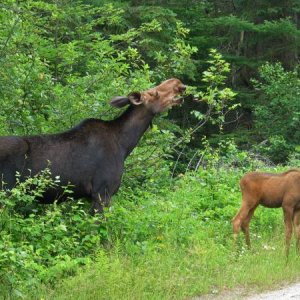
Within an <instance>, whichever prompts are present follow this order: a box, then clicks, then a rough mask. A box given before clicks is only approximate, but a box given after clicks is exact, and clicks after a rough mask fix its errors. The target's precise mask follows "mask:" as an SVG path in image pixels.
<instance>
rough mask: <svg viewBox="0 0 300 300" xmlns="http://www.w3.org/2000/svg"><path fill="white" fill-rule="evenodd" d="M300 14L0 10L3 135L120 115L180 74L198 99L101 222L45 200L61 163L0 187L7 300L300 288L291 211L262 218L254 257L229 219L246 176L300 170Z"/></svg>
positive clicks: (102, 4)
mask: <svg viewBox="0 0 300 300" xmlns="http://www.w3.org/2000/svg"><path fill="white" fill-rule="evenodd" d="M299 18H300V2H299V1H297V0H289V1H279V0H277V1H276V0H273V1H266V0H260V1H255V0H252V1H250V0H198V1H195V0H190V1H183V0H181V1H179V0H150V1H140V0H131V1H130V0H116V1H108V0H86V1H77V0H53V1H52V0H51V1H44V0H40V1H38V0H26V1H19V0H2V1H1V3H0V103H1V110H0V135H3V136H6V135H36V134H48V133H56V132H62V131H64V130H67V129H69V128H71V127H73V126H75V125H76V124H78V123H79V122H80V121H81V120H83V119H85V118H100V119H103V120H110V119H113V118H115V117H117V116H118V115H119V114H120V111H119V110H116V109H114V108H112V107H110V106H109V100H110V99H111V98H112V97H114V96H118V95H128V94H129V93H130V92H133V91H143V90H146V89H148V88H150V87H153V86H155V85H157V84H159V83H160V82H162V81H164V80H166V79H168V78H179V79H180V80H181V81H182V82H183V83H184V84H186V85H187V90H186V92H185V95H184V98H185V101H184V103H183V104H182V105H181V106H180V107H176V108H173V109H172V110H170V111H169V112H166V113H163V114H162V115H159V116H157V117H156V118H155V120H154V122H153V124H152V126H151V128H149V130H148V131H147V132H146V134H145V136H144V137H143V138H142V140H141V141H140V143H139V145H138V147H137V148H136V149H135V150H134V152H133V153H132V155H131V156H130V157H129V158H128V159H127V161H126V167H125V173H124V176H123V180H122V186H121V189H120V191H119V192H118V194H117V195H116V196H115V197H114V200H113V203H112V205H111V207H109V208H107V210H106V211H105V213H104V214H103V215H101V216H98V215H96V216H91V215H90V214H89V207H88V206H89V204H88V203H86V201H85V200H84V199H82V201H79V202H78V201H72V200H71V201H69V202H67V203H64V204H61V205H57V204H56V203H55V204H53V205H46V206H44V205H39V204H38V203H37V197H39V196H40V195H41V194H43V191H44V190H45V189H46V188H47V187H49V186H55V185H57V184H59V179H57V178H56V179H53V178H52V177H51V174H50V170H49V169H46V170H44V171H43V172H42V173H41V174H39V175H38V176H34V177H31V178H28V180H27V181H25V182H18V184H17V185H16V187H15V188H13V190H12V191H11V192H10V193H9V194H7V193H6V192H5V191H0V230H1V231H0V232H1V233H0V298H1V297H2V298H4V299H19V298H21V299H22V298H24V299H27V298H28V299H35V298H36V299H70V297H71V298H72V299H183V298H186V297H187V296H197V295H201V294H204V293H209V292H213V293H217V292H219V291H221V290H222V289H226V288H234V287H236V286H241V285H245V286H251V285H252V286H253V285H257V286H258V287H264V286H268V285H271V284H272V283H274V282H278V281H281V280H285V281H286V280H294V279H295V278H297V276H298V273H297V268H298V267H299V262H298V261H297V257H296V256H293V254H292V255H291V258H290V260H292V263H291V265H290V268H289V271H288V272H287V270H286V269H284V264H283V263H282V261H283V260H284V257H283V250H282V251H281V249H283V244H282V242H283V236H282V232H283V228H282V222H281V221H282V220H281V214H280V212H278V211H275V210H268V211H267V212H266V211H259V212H257V214H256V218H255V220H254V221H253V225H252V227H251V228H252V229H253V231H254V233H253V236H252V238H253V239H254V248H256V250H254V251H252V252H251V251H247V250H246V248H245V247H244V245H243V241H242V239H241V240H240V241H239V242H240V243H239V248H238V249H237V250H233V249H232V243H231V242H232V241H231V224H230V220H231V219H232V217H233V216H234V215H235V213H236V211H237V209H238V207H239V204H240V192H239V185H238V182H239V179H240V177H241V176H242V174H244V173H245V172H247V171H250V170H256V169H259V170H268V171H274V172H279V171H281V170H283V169H286V167H293V168H296V167H297V166H300V147H299V139H300V132H298V131H299V130H298V128H299V125H300V101H299V99H298V98H299V96H300V79H299V52H300V20H299ZM0 148H1V145H0ZM33 187H34V188H33ZM64 188H65V193H69V194H70V196H69V198H70V199H72V193H71V191H70V189H69V187H64ZM278 237H279V238H278ZM275 250H277V251H275ZM266 253H267V254H268V255H266ZM266 257H267V258H266ZM257 260H262V263H261V265H260V266H259V267H257V269H253V268H254V265H255V264H256V261H257ZM272 263H277V264H279V265H280V267H281V269H279V268H278V270H277V272H275V271H274V274H273V275H272V276H271V277H270V276H269V277H268V276H267V274H266V273H265V270H267V269H268V268H269V267H270V264H272ZM95 266H96V268H95ZM228 266H230V267H228ZM220 270H221V271H220ZM241 270H250V271H251V270H252V271H251V272H250V274H248V275H247V274H246V275H245V274H244V273H243V272H244V271H241ZM254 270H255V272H254ZM253 272H254V273H255V275H253ZM241 274H243V275H241ZM251 275H252V276H251ZM72 276H73V277H72ZM76 276H77V277H76ZM90 278H93V279H92V280H91V279H90ZM91 281H92V282H91ZM70 290H71V291H72V292H74V295H73V294H72V296H70V295H71V294H70ZM33 291H35V292H33ZM50 291H51V292H50ZM68 297H69V298H68ZM76 297H77V298H76Z"/></svg>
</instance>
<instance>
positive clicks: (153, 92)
mask: <svg viewBox="0 0 300 300" xmlns="http://www.w3.org/2000/svg"><path fill="white" fill-rule="evenodd" d="M148 94H149V95H150V96H151V97H152V98H159V93H158V91H156V90H155V91H149V92H148Z"/></svg>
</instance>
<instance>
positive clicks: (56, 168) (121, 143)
mask: <svg viewBox="0 0 300 300" xmlns="http://www.w3.org/2000/svg"><path fill="white" fill-rule="evenodd" d="M184 90H185V86H184V85H183V84H182V82H181V81H180V80H178V79H175V78H173V79H169V80H166V81H164V82H162V83H161V84H160V85H158V86H156V87H154V88H151V89H149V90H147V91H144V92H136V93H131V94H129V95H128V96H127V97H115V98H113V99H112V100H111V102H110V104H111V105H112V106H114V107H123V106H126V105H129V107H128V108H127V110H126V111H125V112H124V113H123V114H122V115H121V116H120V117H118V118H116V119H115V120H111V121H103V120H100V119H86V120H84V121H83V122H81V123H80V124H79V125H78V126H76V127H74V128H72V129H70V130H68V131H66V132H63V133H58V134H51V135H38V136H22V137H21V136H6V137H0V174H1V175H2V179H3V182H4V183H5V184H4V186H1V187H2V188H3V187H4V188H7V189H11V188H12V187H13V186H14V185H15V184H16V177H15V175H16V172H19V173H20V174H21V180H24V179H25V178H26V177H27V176H28V175H29V174H31V175H35V174H38V173H39V172H40V171H41V170H43V169H45V168H46V167H48V166H49V168H50V170H51V174H52V176H53V177H55V176H60V181H61V184H62V185H66V184H71V185H72V186H73V191H74V194H73V196H74V198H80V197H87V198H90V199H91V200H92V211H93V212H99V213H101V212H102V211H103V207H104V206H108V205H109V202H110V197H111V196H112V195H113V194H115V193H116V192H117V190H118V189H119V186H120V183H121V177H122V174H123V169H124V161H125V159H126V157H127V156H128V155H129V154H130V153H131V152H132V150H133V149H134V147H135V146H136V145H137V143H138V141H139V140H140V138H141V136H142V135H143V134H144V132H145V131H146V130H147V128H148V127H149V125H150V123H151V121H152V119H153V117H154V116H155V115H156V114H158V113H160V112H162V111H165V110H166V109H168V108H171V107H172V106H174V105H178V104H180V103H181V102H182V99H181V98H180V97H179V95H180V94H182V93H183V92H184ZM29 170H30V171H29ZM60 193H61V190H60V188H57V189H56V188H55V189H53V188H52V189H49V190H48V191H46V192H45V194H44V195H43V197H42V199H41V202H42V203H51V202H53V201H54V200H55V199H56V197H57V195H58V194H60Z"/></svg>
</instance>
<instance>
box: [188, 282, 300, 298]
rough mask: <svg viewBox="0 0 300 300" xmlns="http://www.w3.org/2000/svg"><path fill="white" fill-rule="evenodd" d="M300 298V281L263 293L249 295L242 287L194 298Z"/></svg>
mask: <svg viewBox="0 0 300 300" xmlns="http://www.w3.org/2000/svg"><path fill="white" fill-rule="evenodd" d="M239 299H243V300H300V283H295V284H291V285H286V286H283V287H282V288H279V289H276V290H273V291H269V292H264V293H261V294H254V295H249V293H246V292H245V291H243V290H242V289H240V290H233V291H226V292H223V293H221V294H214V295H213V294H211V295H205V296H201V297H197V298H193V300H239Z"/></svg>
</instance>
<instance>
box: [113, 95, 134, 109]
mask: <svg viewBox="0 0 300 300" xmlns="http://www.w3.org/2000/svg"><path fill="white" fill-rule="evenodd" d="M128 104H130V101H129V98H128V97H125V96H116V97H113V98H112V99H111V100H110V105H111V106H114V107H119V108H120V107H123V106H125V105H128Z"/></svg>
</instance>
